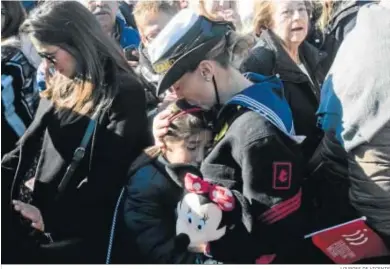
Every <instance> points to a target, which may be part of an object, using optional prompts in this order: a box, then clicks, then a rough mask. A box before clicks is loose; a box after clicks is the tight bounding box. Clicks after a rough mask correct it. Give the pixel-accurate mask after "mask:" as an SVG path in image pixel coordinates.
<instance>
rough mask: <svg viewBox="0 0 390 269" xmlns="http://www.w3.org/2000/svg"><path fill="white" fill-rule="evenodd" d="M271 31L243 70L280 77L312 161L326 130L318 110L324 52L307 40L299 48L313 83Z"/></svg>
mask: <svg viewBox="0 0 390 269" xmlns="http://www.w3.org/2000/svg"><path fill="white" fill-rule="evenodd" d="M280 42H281V41H280V39H279V38H278V37H277V36H276V35H275V34H274V33H273V32H271V31H263V32H262V34H261V36H260V39H259V41H258V43H257V44H256V46H255V47H253V48H252V49H251V52H250V53H249V55H248V58H247V59H245V60H244V61H243V63H242V64H241V67H240V70H241V72H254V73H258V74H263V75H266V76H267V75H276V74H278V75H279V76H280V79H281V80H282V81H283V85H284V94H285V97H286V99H287V101H288V103H289V105H290V107H291V110H292V113H293V119H294V125H295V131H296V134H297V135H305V136H306V140H305V141H304V143H303V153H304V157H305V159H306V160H308V159H309V158H310V157H311V155H312V154H313V152H314V150H315V149H316V147H317V145H318V144H319V142H320V140H321V137H322V132H321V130H320V129H319V128H317V125H316V123H317V117H316V111H317V108H318V105H319V99H320V88H321V83H322V82H323V80H324V78H325V73H324V72H323V71H322V68H321V66H320V63H321V61H322V59H323V57H324V54H323V53H322V52H320V51H318V50H317V49H316V48H315V47H313V46H312V45H310V44H309V43H307V42H304V43H302V45H301V46H300V48H299V56H300V58H301V61H302V62H303V64H304V65H305V67H306V69H307V71H308V72H309V74H310V75H311V78H312V80H313V83H314V84H312V83H311V82H310V80H309V78H308V77H307V75H305V74H304V73H303V72H302V71H301V69H300V68H299V67H298V66H297V65H296V64H295V63H294V62H293V60H292V59H291V58H290V56H289V55H288V54H287V52H286V51H285V49H284V48H283V47H282V45H281V43H280Z"/></svg>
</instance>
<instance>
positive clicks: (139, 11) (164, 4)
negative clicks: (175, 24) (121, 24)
mask: <svg viewBox="0 0 390 269" xmlns="http://www.w3.org/2000/svg"><path fill="white" fill-rule="evenodd" d="M160 12H163V13H165V14H167V15H171V16H172V17H173V16H174V15H175V14H176V13H177V12H179V7H178V5H177V4H176V2H175V1H163V0H158V1H138V2H137V4H136V5H135V6H134V10H133V15H134V20H135V23H136V25H137V27H138V28H140V27H141V28H142V24H143V22H144V18H145V17H148V16H151V15H154V14H157V13H160Z"/></svg>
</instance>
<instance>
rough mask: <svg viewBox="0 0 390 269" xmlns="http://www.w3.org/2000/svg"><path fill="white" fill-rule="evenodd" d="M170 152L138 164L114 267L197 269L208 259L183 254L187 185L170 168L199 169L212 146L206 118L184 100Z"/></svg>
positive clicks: (176, 106)
mask: <svg viewBox="0 0 390 269" xmlns="http://www.w3.org/2000/svg"><path fill="white" fill-rule="evenodd" d="M168 110H170V111H172V116H171V117H170V125H169V130H168V134H167V135H166V136H165V137H164V141H165V149H164V150H160V149H159V147H156V146H154V147H151V148H149V149H147V150H145V152H144V153H143V154H142V155H141V156H140V157H139V158H138V159H137V160H136V161H135V162H134V164H133V165H132V169H131V170H132V172H131V176H130V177H129V179H128V182H127V185H126V186H125V189H124V193H123V201H122V203H123V205H122V206H121V209H119V212H118V215H119V218H118V220H117V223H118V228H117V233H116V234H115V241H116V242H114V246H115V247H114V250H113V257H112V259H111V261H112V262H113V263H122V264H123V263H148V264H178V263H186V264H194V263H203V262H204V258H205V257H203V255H198V254H195V253H191V252H189V251H187V250H182V249H181V247H180V242H178V241H176V239H175V236H176V213H175V210H176V207H177V203H178V202H179V201H180V200H181V198H182V197H183V192H184V190H183V182H181V181H180V180H179V179H178V178H177V177H175V176H171V175H170V174H169V172H167V170H166V168H167V167H169V166H170V165H172V164H197V163H198V164H199V163H200V162H201V161H202V160H203V158H204V156H205V153H206V152H207V150H208V148H209V147H210V146H211V145H210V144H211V131H210V130H209V128H208V122H207V121H206V117H205V113H204V112H203V111H202V110H201V109H200V108H196V107H192V106H189V105H188V104H186V103H185V102H183V101H181V100H179V101H177V102H176V103H173V104H171V105H170V106H169V107H168Z"/></svg>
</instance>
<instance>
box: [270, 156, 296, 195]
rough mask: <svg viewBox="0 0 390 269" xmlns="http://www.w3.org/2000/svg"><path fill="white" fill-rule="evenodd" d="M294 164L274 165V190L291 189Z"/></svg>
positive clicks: (278, 163)
mask: <svg viewBox="0 0 390 269" xmlns="http://www.w3.org/2000/svg"><path fill="white" fill-rule="evenodd" d="M291 174H292V164H291V163H290V162H274V163H273V188H274V189H275V190H289V189H290V187H291V176H292V175H291Z"/></svg>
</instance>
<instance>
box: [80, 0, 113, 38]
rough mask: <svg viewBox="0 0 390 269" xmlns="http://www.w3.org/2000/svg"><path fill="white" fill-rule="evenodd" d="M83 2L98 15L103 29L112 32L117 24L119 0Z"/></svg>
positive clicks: (97, 17) (86, 0)
mask: <svg viewBox="0 0 390 269" xmlns="http://www.w3.org/2000/svg"><path fill="white" fill-rule="evenodd" d="M83 4H84V5H85V6H86V7H87V8H88V9H89V11H91V12H92V14H94V15H95V16H96V19H97V20H98V22H99V23H100V25H101V27H102V28H103V31H104V32H106V33H111V32H112V30H113V27H114V25H115V20H116V13H117V12H118V9H119V5H118V1H88V0H84V1H83Z"/></svg>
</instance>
